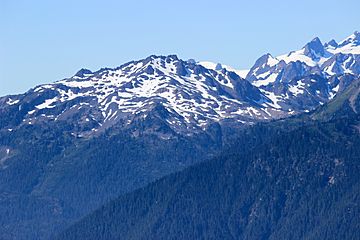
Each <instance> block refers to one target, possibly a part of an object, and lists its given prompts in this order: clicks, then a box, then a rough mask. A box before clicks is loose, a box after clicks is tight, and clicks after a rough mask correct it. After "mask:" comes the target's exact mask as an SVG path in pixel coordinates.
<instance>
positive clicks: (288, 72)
mask: <svg viewBox="0 0 360 240" xmlns="http://www.w3.org/2000/svg"><path fill="white" fill-rule="evenodd" d="M359 74H360V33H359V32H355V33H354V34H352V35H351V36H349V37H347V38H346V39H344V40H343V41H341V42H340V43H337V42H336V41H335V40H331V41H329V42H328V43H325V44H323V43H322V42H321V41H320V39H319V38H314V39H313V40H312V41H310V42H309V43H307V44H306V45H305V46H304V47H303V48H302V49H300V50H298V51H292V52H290V53H288V54H284V55H281V56H278V57H273V56H272V55H271V54H269V53H268V54H265V55H263V56H262V57H260V58H259V59H258V60H257V61H256V62H255V64H254V66H253V67H252V68H251V69H250V70H249V72H248V74H247V76H246V79H247V80H248V81H249V82H251V83H252V84H253V85H254V86H257V87H259V89H260V91H262V92H263V93H264V94H265V95H268V96H270V95H271V96H272V99H273V101H275V102H277V104H278V105H280V106H281V108H282V109H283V110H286V109H292V110H293V111H295V112H301V111H306V110H307V109H311V108H314V107H316V106H317V105H318V104H319V103H320V104H322V103H324V102H326V101H328V100H330V99H332V98H333V97H334V96H335V95H336V93H337V92H338V91H342V90H343V89H344V88H345V87H346V86H347V85H348V84H349V82H351V81H352V80H351V79H353V78H354V77H356V76H358V75H359Z"/></svg>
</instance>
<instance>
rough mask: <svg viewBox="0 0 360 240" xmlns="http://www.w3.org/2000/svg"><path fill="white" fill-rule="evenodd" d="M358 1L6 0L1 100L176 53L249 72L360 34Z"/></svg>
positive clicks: (0, 45)
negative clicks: (261, 61)
mask: <svg viewBox="0 0 360 240" xmlns="http://www.w3.org/2000/svg"><path fill="white" fill-rule="evenodd" d="M359 9H360V1H359V0H327V1H326V0H299V1H295V0H248V1H242V0H217V1H212V0H177V1H171V0H142V1H141V0H127V1H122V0H118V1H115V0H98V1H93V0H57V1H56V0H42V1H40V0H16V1H15V0H0V96H3V95H6V94H10V93H12V94H15V93H21V92H25V91H27V90H28V89H29V88H31V87H34V86H35V85H38V84H42V83H49V82H53V81H56V80H59V79H63V78H66V77H69V76H72V75H73V74H74V73H75V72H76V71H77V70H78V69H80V68H83V67H84V68H89V69H90V70H97V69H99V68H101V67H116V66H119V65H121V64H123V63H125V62H127V61H130V60H133V59H141V58H145V57H147V56H148V55H151V54H161V55H167V54H177V55H178V56H179V57H180V58H182V59H188V58H194V59H196V60H208V61H214V62H221V63H223V64H227V65H230V66H233V67H235V68H238V69H247V68H249V67H250V66H251V65H252V64H253V63H254V62H255V60H256V59H257V58H258V57H260V56H261V55H262V54H264V53H267V52H269V53H271V54H273V55H275V56H276V55H279V54H282V53H286V52H288V51H290V50H295V49H299V48H301V47H302V46H303V45H304V44H305V43H306V42H308V41H310V40H311V39H313V38H314V37H316V36H318V37H320V39H321V40H322V41H323V42H325V41H328V40H330V39H332V38H334V39H335V40H337V41H339V40H342V39H343V38H345V37H347V36H348V35H350V34H352V33H353V32H354V31H355V30H358V31H360V14H359V12H360V10H359Z"/></svg>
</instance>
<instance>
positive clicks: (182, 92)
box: [0, 32, 360, 136]
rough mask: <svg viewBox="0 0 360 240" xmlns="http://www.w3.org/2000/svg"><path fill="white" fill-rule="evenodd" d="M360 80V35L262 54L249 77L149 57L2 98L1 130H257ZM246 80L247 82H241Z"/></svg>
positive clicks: (175, 59)
mask: <svg viewBox="0 0 360 240" xmlns="http://www.w3.org/2000/svg"><path fill="white" fill-rule="evenodd" d="M359 74H360V33H359V32H355V33H354V34H353V35H351V36H350V37H348V38H346V39H345V40H343V41H342V42H340V43H337V42H335V41H334V40H331V41H330V42H328V43H326V44H322V43H321V41H320V39H318V38H315V39H313V40H312V41H311V42H309V43H307V44H306V45H305V46H304V47H303V48H302V49H301V50H298V51H293V52H290V53H289V54H286V55H281V56H278V57H272V56H271V55H270V54H265V55H264V56H262V57H260V58H259V59H258V60H257V61H256V63H255V65H254V66H253V67H252V68H251V69H250V70H249V71H239V70H236V69H234V68H231V67H229V66H226V65H222V64H214V63H211V62H196V61H195V60H192V59H190V60H188V61H184V60H181V59H179V58H178V57H177V56H175V55H169V56H150V57H148V58H146V59H142V60H138V61H132V62H129V63H126V64H124V65H122V66H120V67H117V68H104V69H100V70H98V71H96V72H92V71H90V70H87V69H81V70H80V71H78V72H77V73H76V74H75V75H74V76H72V77H70V78H67V79H63V80H60V81H57V82H55V83H52V84H44V85H40V86H37V87H35V88H33V89H30V90H29V91H28V92H26V93H24V94H20V95H14V96H5V97H2V98H0V115H1V118H0V129H3V130H4V129H5V130H6V131H13V130H16V129H17V128H18V127H21V126H24V125H34V124H35V125H36V124H40V123H44V122H45V123H53V122H55V123H56V122H61V123H66V124H68V125H70V126H71V130H72V131H73V132H74V134H75V135H77V136H84V135H91V134H94V133H99V132H102V131H104V130H105V129H108V128H109V127H111V126H114V125H115V126H121V127H122V128H135V129H136V128H138V127H139V126H140V125H141V126H144V125H146V126H148V125H157V129H156V130H155V132H161V131H160V129H162V131H165V132H166V131H175V132H176V133H186V134H189V133H192V132H198V131H202V130H204V129H206V128H207V127H208V126H209V125H211V124H212V123H214V122H220V123H221V122H224V121H226V122H228V121H229V120H230V121H233V122H241V123H253V122H256V121H263V120H270V119H275V118H280V117H287V116H289V115H293V114H296V113H301V112H308V111H310V110H312V109H314V108H316V107H317V106H319V105H320V104H323V103H325V102H327V101H329V100H330V99H332V98H333V97H334V96H335V95H336V94H337V93H338V92H339V91H342V90H344V89H345V88H346V87H347V86H348V85H349V84H350V83H351V82H352V81H353V80H354V79H355V78H357V77H358V76H359ZM245 75H246V80H245V79H244V78H242V77H240V76H245ZM139 124H140V125H139ZM134 126H135V127H134Z"/></svg>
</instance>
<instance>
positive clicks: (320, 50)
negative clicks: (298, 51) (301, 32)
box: [304, 37, 325, 59]
mask: <svg viewBox="0 0 360 240" xmlns="http://www.w3.org/2000/svg"><path fill="white" fill-rule="evenodd" d="M324 53H325V50H324V45H323V44H322V43H321V41H320V39H319V38H318V37H316V38H314V39H313V40H311V41H310V42H309V43H307V44H306V45H305V46H304V54H305V55H306V56H308V57H311V58H313V59H314V58H316V57H319V56H324Z"/></svg>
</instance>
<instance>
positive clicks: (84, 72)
mask: <svg viewBox="0 0 360 240" xmlns="http://www.w3.org/2000/svg"><path fill="white" fill-rule="evenodd" d="M91 74H93V72H92V71H90V70H89V69H86V68H82V69H80V70H79V71H78V72H77V73H76V74H75V76H76V77H85V76H86V75H91Z"/></svg>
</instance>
